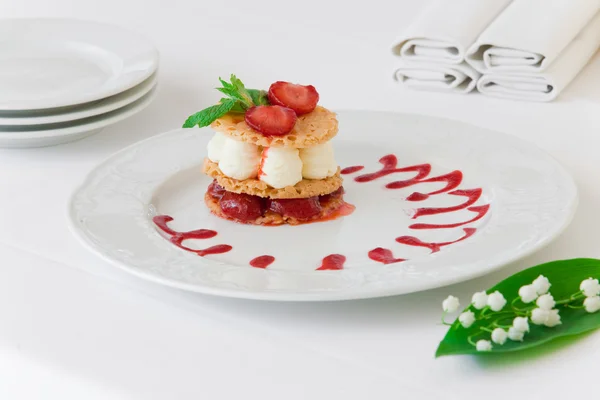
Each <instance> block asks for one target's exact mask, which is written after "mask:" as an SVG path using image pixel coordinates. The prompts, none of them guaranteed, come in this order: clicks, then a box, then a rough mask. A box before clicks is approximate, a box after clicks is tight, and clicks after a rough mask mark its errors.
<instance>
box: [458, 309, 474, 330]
mask: <svg viewBox="0 0 600 400" xmlns="http://www.w3.org/2000/svg"><path fill="white" fill-rule="evenodd" d="M458 322H460V324H461V325H462V326H463V328H470V327H471V325H473V323H474V322H475V314H473V311H465V312H464V313H462V314H460V315H459V316H458Z"/></svg>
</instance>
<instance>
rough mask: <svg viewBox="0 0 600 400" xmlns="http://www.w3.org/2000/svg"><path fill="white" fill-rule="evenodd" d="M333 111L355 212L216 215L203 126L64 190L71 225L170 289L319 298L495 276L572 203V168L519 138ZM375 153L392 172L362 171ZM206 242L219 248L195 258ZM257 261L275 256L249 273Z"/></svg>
mask: <svg viewBox="0 0 600 400" xmlns="http://www.w3.org/2000/svg"><path fill="white" fill-rule="evenodd" d="M338 119H339V121H340V133H339V135H338V137H336V138H335V139H334V147H335V149H336V159H337V161H338V162H339V163H340V165H341V166H342V167H349V166H359V165H360V166H363V169H362V170H360V171H358V170H355V171H354V172H353V173H348V174H345V175H343V176H344V188H345V189H346V194H345V199H346V201H347V202H349V203H351V204H353V205H355V206H356V210H355V211H354V213H352V214H351V215H348V216H346V217H343V218H340V219H336V220H333V221H327V222H320V223H313V224H306V225H300V226H280V227H263V226H252V225H243V224H236V223H234V222H230V221H226V220H223V219H220V218H218V217H216V216H214V215H212V214H211V213H210V212H209V211H208V209H207V208H206V206H205V204H204V193H205V191H206V188H207V186H208V185H209V183H210V182H211V179H210V178H208V177H206V176H205V175H203V174H202V172H201V167H200V166H201V163H202V159H203V157H204V154H203V149H205V148H206V144H207V142H208V140H209V139H210V138H211V136H212V133H211V130H210V129H209V128H203V129H187V130H176V131H173V132H168V133H165V134H162V135H159V136H155V137H153V138H150V139H147V140H145V141H142V142H140V143H137V144H135V145H133V146H131V147H129V148H126V149H124V150H122V151H120V152H119V153H117V154H115V155H114V156H112V157H111V158H109V159H108V160H106V161H105V162H103V163H102V164H101V165H99V166H98V167H97V168H96V169H94V170H93V171H92V172H91V173H90V175H89V176H88V178H87V179H86V181H85V182H84V183H83V185H82V186H81V187H80V188H79V189H78V190H77V191H76V192H75V194H74V195H73V197H72V200H71V205H70V219H71V225H72V228H73V231H74V232H75V234H76V235H77V236H78V237H79V238H80V239H82V241H83V243H84V244H85V245H86V246H87V247H89V248H90V249H91V250H92V251H93V252H94V253H96V254H97V255H99V256H101V257H102V258H104V259H106V260H108V261H110V262H111V263H113V264H114V265H116V266H118V267H120V268H123V269H124V270H126V271H128V272H130V273H132V274H135V275H137V276H140V277H142V278H144V279H149V280H152V281H154V282H159V283H162V284H165V285H168V286H173V287H177V288H181V289H185V290H191V291H196V292H202V293H207V294H214V295H220V296H230V297H241V298H249V299H265V300H281V301H321V300H343V299H357V298H368V297H378V296H389V295H396V294H402V293H410V292H416V291H420V290H426V289H431V288H436V287H439V286H444V285H448V284H452V283H456V282H461V281H464V280H467V279H471V278H475V277H478V276H481V275H484V274H487V273H490V272H492V271H494V270H496V269H498V268H500V267H501V266H503V265H506V264H507V263H510V262H512V261H515V260H517V259H519V258H521V257H524V256H526V255H528V254H530V253H532V252H533V251H535V250H537V249H540V248H541V247H543V246H545V245H546V244H548V243H549V242H550V241H551V240H552V239H554V238H555V237H556V236H557V235H558V234H559V233H560V232H562V231H563V230H564V229H565V228H566V226H567V225H568V224H569V222H570V221H571V218H572V217H573V214H574V212H575V210H576V207H577V188H576V186H575V184H574V182H573V180H572V178H571V177H570V176H569V174H568V173H567V172H566V171H565V170H564V169H563V168H562V167H561V166H560V165H559V164H558V163H557V162H556V161H555V160H554V159H553V158H552V157H551V156H549V155H547V154H546V153H544V152H543V151H542V150H540V149H538V148H537V147H535V146H533V145H532V144H530V143H527V142H524V141H521V140H519V139H517V138H515V137H513V136H509V135H505V134H502V133H498V132H494V131H490V130H486V129H482V128H478V127H475V126H471V125H467V124H463V123H459V122H455V121H450V120H444V119H436V118H431V117H425V116H416V115H403V114H392V113H382V112H367V111H343V112H339V113H338ZM383 156H386V157H385V158H384V159H383V160H382V161H386V160H387V163H388V164H389V165H388V167H389V169H388V170H386V171H388V172H387V173H385V174H379V175H375V176H374V175H370V176H369V175H367V174H369V173H373V172H376V171H380V170H381V169H382V162H381V161H379V160H380V159H381V158H382V157H383ZM409 166H411V168H404V169H402V170H396V168H403V167H409ZM357 168H358V167H357ZM345 172H348V171H345ZM384 172H385V171H384ZM364 175H367V177H368V178H369V179H365V178H364ZM359 176H363V178H362V180H361V179H358V180H356V179H355V178H358V177H359ZM372 177H377V179H374V180H372V181H369V180H370V179H371V178H372ZM392 182H397V183H395V184H394V185H392V187H393V188H389V187H386V186H387V185H389V184H390V183H392ZM160 215H163V216H164V215H169V216H171V217H172V218H173V220H172V221H171V222H169V223H168V230H161V229H159V228H158V227H157V225H156V224H155V223H154V221H153V219H154V217H156V216H160ZM198 229H206V230H210V231H208V233H210V235H209V236H206V238H205V239H203V240H198V239H190V240H186V241H185V242H183V243H181V244H182V245H183V246H184V247H187V249H182V248H179V247H177V246H176V245H175V244H174V243H178V241H179V240H182V238H184V237H185V236H184V235H183V234H182V233H180V232H188V231H193V230H198ZM201 233H202V234H204V233H207V232H206V231H202V232H201ZM214 233H216V236H215V235H214ZM228 246H231V247H228ZM200 249H211V250H212V251H215V250H216V249H218V250H219V251H220V253H219V254H210V255H207V254H204V255H205V256H204V257H202V256H200V255H199V254H198V251H199V250H200ZM386 252H388V253H387V254H386ZM260 256H272V257H274V261H273V262H272V263H271V264H269V265H268V266H266V264H262V266H263V267H264V266H266V268H265V269H263V268H257V267H256V263H254V266H253V265H252V263H253V262H254V261H255V258H256V257H260ZM342 256H343V257H345V259H343V258H342ZM398 259H404V260H398ZM251 260H252V261H251ZM260 260H261V261H264V260H265V258H264V257H263V258H260ZM270 261H272V260H270ZM384 261H385V262H386V263H384ZM392 261H393V263H391V262H392ZM387 262H390V263H387ZM333 268H337V270H333Z"/></svg>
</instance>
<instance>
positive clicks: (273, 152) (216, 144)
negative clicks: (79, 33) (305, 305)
mask: <svg viewBox="0 0 600 400" xmlns="http://www.w3.org/2000/svg"><path fill="white" fill-rule="evenodd" d="M220 81H221V84H222V87H220V88H218V89H217V90H219V91H220V92H221V93H223V94H225V95H226V96H227V97H224V98H222V99H221V100H220V102H219V104H216V105H214V106H211V107H208V108H206V109H204V110H202V111H200V112H198V113H196V114H194V115H192V116H190V117H189V118H188V120H187V121H186V122H185V124H184V125H183V126H184V128H191V127H195V126H199V127H205V126H209V125H210V126H211V127H212V128H213V130H214V131H215V133H214V136H213V137H212V139H211V140H210V141H209V143H208V146H207V157H206V158H205V159H204V164H203V172H204V173H205V174H207V175H208V176H210V177H211V178H213V181H212V183H211V184H210V185H209V187H208V188H207V191H206V194H205V197H204V201H205V203H206V205H207V207H208V208H209V209H210V211H211V212H212V213H213V214H214V215H216V216H219V217H222V218H225V219H229V220H232V221H235V222H240V223H245V224H254V225H282V224H290V225H297V224H301V223H307V222H316V221H323V220H329V219H332V218H335V217H337V216H341V215H347V214H348V213H349V212H350V211H351V210H352V206H350V205H348V204H347V203H345V202H344V199H343V195H344V189H343V187H342V178H341V176H340V169H339V167H338V165H337V163H336V161H335V157H334V151H333V147H332V145H331V142H330V140H331V139H332V138H333V137H334V136H335V135H336V134H337V131H338V123H337V119H336V116H335V114H334V113H333V112H331V111H329V110H327V109H326V108H324V107H321V106H319V105H318V101H319V94H318V92H317V90H316V89H315V88H314V87H313V86H310V85H308V86H303V85H296V84H292V83H289V82H282V81H278V82H275V83H273V84H272V85H271V86H270V88H269V90H268V91H264V90H257V89H247V88H246V87H245V86H244V84H243V83H242V82H241V81H240V80H239V79H238V78H237V77H236V76H235V75H231V78H230V82H226V81H224V80H222V79H220Z"/></svg>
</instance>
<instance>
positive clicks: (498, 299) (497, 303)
mask: <svg viewBox="0 0 600 400" xmlns="http://www.w3.org/2000/svg"><path fill="white" fill-rule="evenodd" d="M487 304H488V306H490V308H491V309H492V311H500V310H502V309H503V308H504V306H505V305H506V299H505V298H504V296H503V295H502V293H500V292H499V291H497V290H496V291H495V292H494V293H492V294H490V295H489V296H488V300H487Z"/></svg>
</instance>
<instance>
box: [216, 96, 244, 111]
mask: <svg viewBox="0 0 600 400" xmlns="http://www.w3.org/2000/svg"><path fill="white" fill-rule="evenodd" d="M229 100H231V99H228V98H226V97H224V98H222V99H221V103H223V102H224V101H229ZM246 110H247V109H246V108H245V107H244V106H243V105H242V103H240V102H239V101H236V102H235V104H234V106H233V108H232V109H231V110H229V112H233V113H242V114H243V113H245V112H246Z"/></svg>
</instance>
